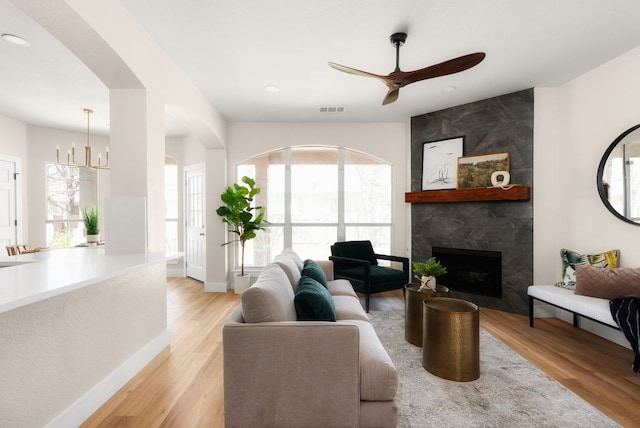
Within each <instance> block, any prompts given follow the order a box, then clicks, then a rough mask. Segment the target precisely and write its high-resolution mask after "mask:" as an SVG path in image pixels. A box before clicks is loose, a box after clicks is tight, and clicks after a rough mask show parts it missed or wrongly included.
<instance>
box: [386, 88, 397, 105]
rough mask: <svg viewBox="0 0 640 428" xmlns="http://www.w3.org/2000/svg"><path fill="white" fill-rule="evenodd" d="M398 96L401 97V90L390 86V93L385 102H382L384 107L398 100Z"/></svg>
mask: <svg viewBox="0 0 640 428" xmlns="http://www.w3.org/2000/svg"><path fill="white" fill-rule="evenodd" d="M398 95H400V88H396V87H392V86H389V92H387V95H386V96H385V97H384V100H382V105H383V106H386V105H387V104H391V103H392V102H394V101H395V100H397V99H398Z"/></svg>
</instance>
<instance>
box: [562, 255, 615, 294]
mask: <svg viewBox="0 0 640 428" xmlns="http://www.w3.org/2000/svg"><path fill="white" fill-rule="evenodd" d="M560 259H561V260H562V281H560V282H557V283H556V285H557V286H558V287H562V288H568V289H570V290H575V289H576V266H577V265H589V266H595V267H610V268H616V267H618V260H619V259H620V250H610V251H606V252H604V253H600V254H580V253H577V252H575V251H571V250H567V249H565V248H563V249H562V250H560Z"/></svg>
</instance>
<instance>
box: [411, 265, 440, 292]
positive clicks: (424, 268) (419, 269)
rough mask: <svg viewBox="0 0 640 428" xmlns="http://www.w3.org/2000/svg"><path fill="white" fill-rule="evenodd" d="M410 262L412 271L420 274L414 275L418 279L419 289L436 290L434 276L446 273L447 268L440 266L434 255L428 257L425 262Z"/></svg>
mask: <svg viewBox="0 0 640 428" xmlns="http://www.w3.org/2000/svg"><path fill="white" fill-rule="evenodd" d="M412 264H413V270H414V272H416V273H418V274H420V276H418V275H415V277H416V278H417V279H419V280H420V284H421V285H420V289H419V291H424V290H425V289H430V290H432V291H436V281H435V278H436V277H438V276H441V275H444V274H445V273H447V268H446V267H444V266H442V265H441V264H440V262H439V261H437V260H436V258H435V257H430V258H428V259H427V261H426V262H413V263H412Z"/></svg>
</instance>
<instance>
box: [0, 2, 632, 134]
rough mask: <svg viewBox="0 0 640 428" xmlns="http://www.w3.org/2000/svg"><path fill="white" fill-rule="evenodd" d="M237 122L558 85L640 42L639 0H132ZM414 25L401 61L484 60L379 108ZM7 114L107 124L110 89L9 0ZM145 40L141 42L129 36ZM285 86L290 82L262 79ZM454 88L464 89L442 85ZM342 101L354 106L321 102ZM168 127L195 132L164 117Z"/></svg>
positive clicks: (356, 112)
mask: <svg viewBox="0 0 640 428" xmlns="http://www.w3.org/2000/svg"><path fill="white" fill-rule="evenodd" d="M121 3H122V4H123V5H124V6H125V7H126V8H127V9H128V10H129V11H130V12H131V14H132V15H133V16H134V17H135V18H136V20H137V21H138V22H139V23H140V24H141V25H142V26H143V27H144V28H145V29H146V30H147V32H148V33H149V34H151V36H152V37H153V38H154V39H155V40H156V42H157V43H158V44H159V45H160V46H161V47H162V48H163V49H164V50H165V51H166V52H167V54H168V55H169V56H170V57H171V58H172V59H173V60H174V62H175V63H176V64H178V66H179V67H180V68H182V69H183V70H184V71H185V72H186V74H187V75H188V76H189V77H190V78H191V79H192V80H193V82H194V83H195V85H196V86H197V87H199V88H200V90H201V91H202V93H203V94H205V96H206V97H207V98H208V99H210V100H211V103H212V104H213V105H214V106H215V107H216V108H217V109H218V111H219V112H220V113H221V114H222V115H223V116H224V117H225V118H226V119H227V120H228V121H230V122H406V121H407V120H408V119H409V118H410V117H411V116H416V115H419V114H423V113H427V112H430V111H436V110H440V109H443V108H447V107H451V106H455V105H460V104H464V103H466V102H471V101H476V100H479V99H484V98H489V97H492V96H496V95H501V94H505V93H509V92H513V91H517V90H521V89H526V88H531V87H541V86H557V85H561V84H563V83H565V82H567V81H569V80H571V79H573V78H575V77H577V76H579V75H581V74H583V73H585V72H586V71H588V70H591V69H593V68H595V67H597V66H598V65H600V64H603V63H605V62H607V61H609V60H611V59H613V58H615V57H616V56H618V55H620V54H622V53H624V52H626V51H628V50H631V49H633V48H635V47H637V46H640V25H638V24H637V17H638V16H640V2H639V1H637V0H610V1H607V2H603V1H602V0H563V1H557V0H536V1H530V0H485V1H477V0H429V1H428V0H323V1H311V0H305V1H297V0H270V1H264V0H242V1H231V0H226V1H224V0H192V1H189V2H178V1H175V0H154V1H153V2H152V1H148V0H121ZM398 31H404V32H406V33H408V39H407V42H406V44H405V45H404V46H403V47H402V48H401V51H400V67H401V68H402V70H404V71H410V70H414V69H419V68H422V67H426V66H428V65H432V64H435V63H439V62H441V61H444V60H448V59H451V58H454V57H458V56H461V55H465V54H468V53H472V52H477V51H482V52H486V54H487V56H486V59H485V60H484V61H483V62H482V63H480V64H479V65H478V66H476V67H474V68H472V69H469V70H467V71H464V72H461V73H457V74H454V75H450V76H444V77H439V78H435V79H431V80H426V81H422V82H417V83H413V84H411V85H409V86H407V87H405V88H402V89H401V90H400V97H399V99H398V101H396V102H395V103H393V104H390V105H387V106H382V105H381V104H382V99H383V98H384V95H385V94H386V91H387V89H386V87H385V86H384V85H383V84H382V83H381V82H379V81H378V80H376V79H370V78H366V77H358V76H353V75H349V74H345V73H342V72H340V71H337V70H335V69H332V68H330V67H329V66H328V65H327V62H329V61H332V62H336V63H339V64H343V65H346V66H349V67H353V68H357V69H360V70H366V71H369V72H372V73H376V74H385V75H386V74H388V73H390V72H391V71H393V68H394V66H395V51H394V48H393V47H392V45H391V44H390V42H389V36H390V35H391V34H392V33H394V32H398ZM0 33H12V34H17V35H20V36H22V37H24V38H25V39H27V40H28V41H29V42H30V43H31V45H30V46H29V47H21V46H16V45H12V44H10V43H7V42H5V41H4V40H0V58H2V66H1V67H0V94H1V95H0V115H2V116H6V117H10V118H14V119H17V120H20V121H23V122H26V123H29V124H37V125H44V126H52V127H58V128H63V129H74V130H81V129H85V127H86V117H85V116H84V113H83V111H82V110H83V108H85V107H89V108H92V109H93V110H94V111H95V113H94V116H93V118H92V130H94V131H96V132H108V123H109V117H108V114H109V113H108V111H109V100H108V95H109V93H108V90H107V88H106V87H105V86H104V85H103V84H102V83H101V82H100V81H99V80H98V79H97V78H96V77H95V76H94V75H93V74H92V73H91V72H90V70H89V69H88V68H87V67H86V66H85V65H84V64H83V63H82V62H80V61H79V60H78V59H77V58H76V57H75V56H74V55H73V54H71V53H70V52H69V50H67V49H66V48H65V47H64V46H63V45H62V44H60V43H59V42H58V41H57V40H56V39H54V38H53V37H52V36H51V35H49V34H48V33H47V32H46V31H45V30H43V29H42V28H41V27H39V26H38V25H37V24H36V23H35V22H34V21H33V20H32V19H31V18H29V17H28V16H26V15H25V14H24V13H22V12H21V11H20V10H19V9H17V8H16V7H15V6H14V5H13V4H12V3H11V2H10V1H9V0H0ZM132 43H135V40H133V41H132ZM269 85H275V86H277V87H279V89H280V91H279V92H268V91H266V90H265V87H267V86H269ZM450 87H454V88H455V89H456V90H454V91H448V92H447V91H445V88H450ZM320 107H342V108H344V112H342V113H338V112H320ZM167 129H168V133H169V134H180V133H184V132H186V130H185V129H184V128H182V127H181V126H180V125H179V124H177V123H175V122H174V121H171V120H168V121H167Z"/></svg>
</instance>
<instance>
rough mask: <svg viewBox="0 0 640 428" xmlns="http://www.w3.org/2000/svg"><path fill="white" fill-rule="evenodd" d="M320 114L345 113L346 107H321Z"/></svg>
mask: <svg viewBox="0 0 640 428" xmlns="http://www.w3.org/2000/svg"><path fill="white" fill-rule="evenodd" d="M320 113H344V107H320Z"/></svg>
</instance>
